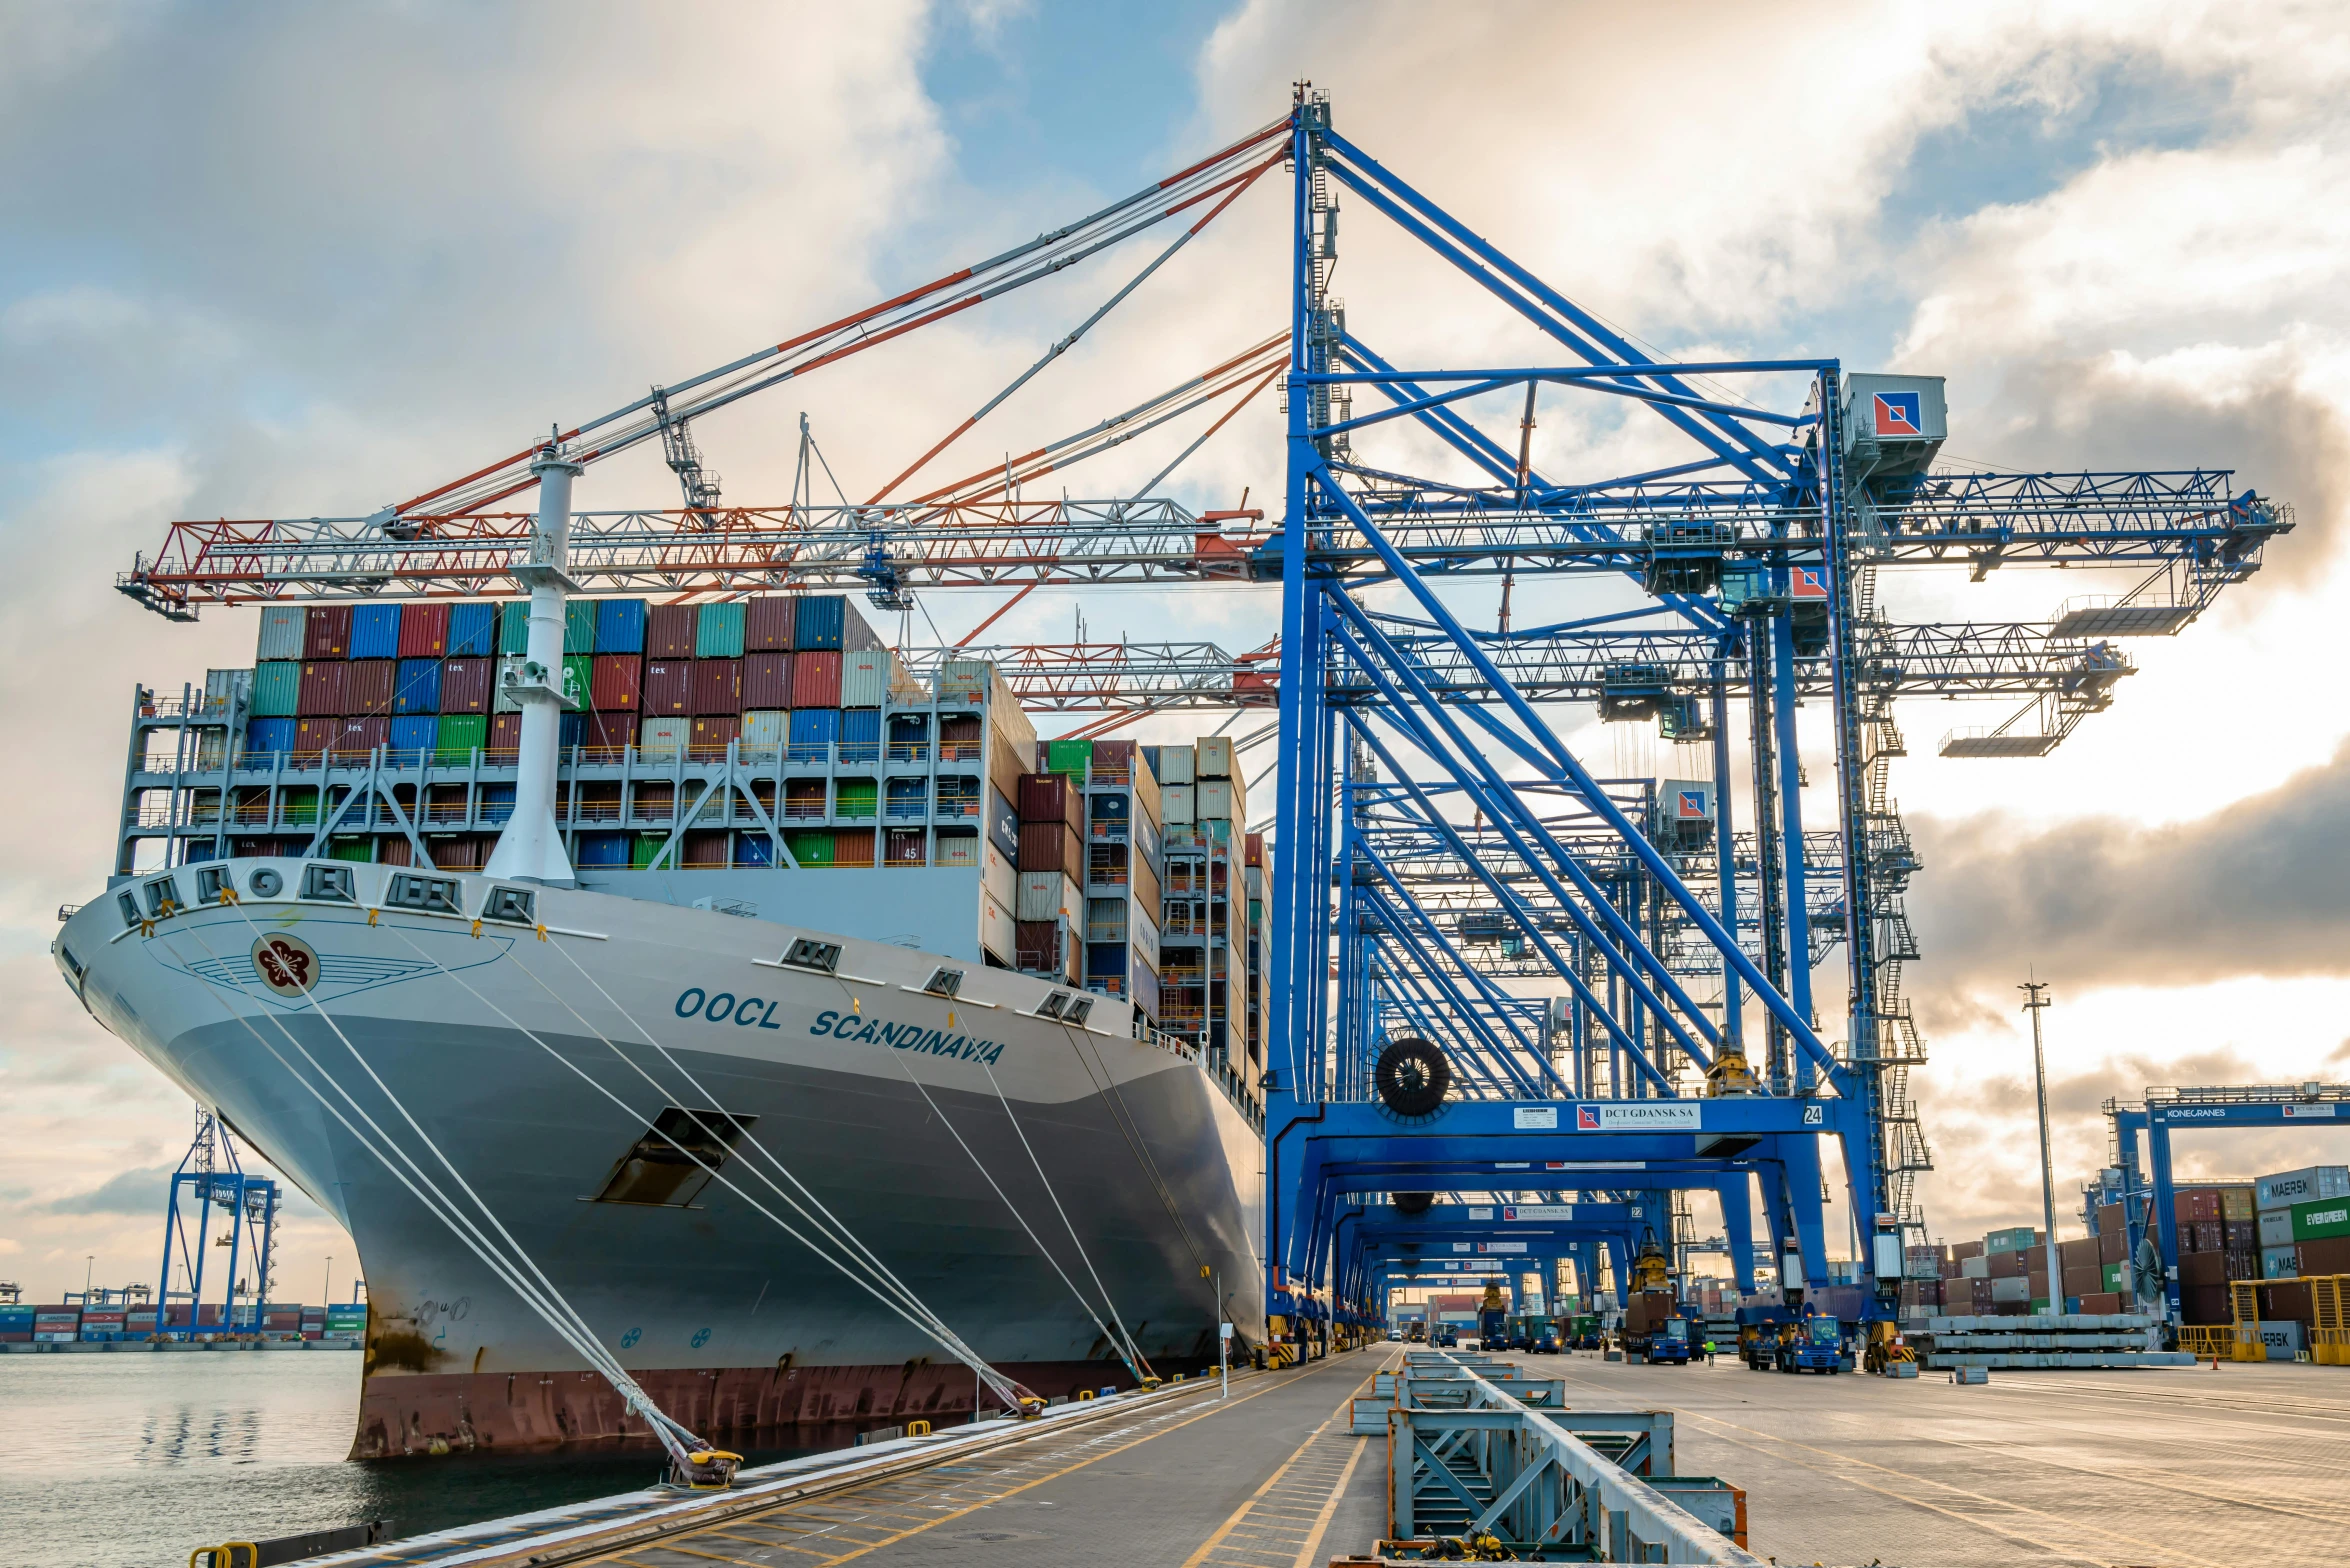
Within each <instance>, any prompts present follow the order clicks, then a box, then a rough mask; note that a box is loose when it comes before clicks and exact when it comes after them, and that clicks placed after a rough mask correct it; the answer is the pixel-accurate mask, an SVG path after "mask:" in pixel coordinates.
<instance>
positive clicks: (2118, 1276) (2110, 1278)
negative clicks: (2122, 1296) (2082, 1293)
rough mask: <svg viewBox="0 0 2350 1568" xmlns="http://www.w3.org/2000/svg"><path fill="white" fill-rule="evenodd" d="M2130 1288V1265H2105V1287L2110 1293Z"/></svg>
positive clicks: (2117, 1292)
mask: <svg viewBox="0 0 2350 1568" xmlns="http://www.w3.org/2000/svg"><path fill="white" fill-rule="evenodd" d="M2129 1288H2130V1266H2129V1265H2128V1264H2126V1263H2108V1264H2106V1265H2105V1289H2106V1292H2107V1293H2108V1294H2119V1293H2120V1292H2122V1291H2125V1290H2128V1289H2129Z"/></svg>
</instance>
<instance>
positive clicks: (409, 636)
mask: <svg viewBox="0 0 2350 1568" xmlns="http://www.w3.org/2000/svg"><path fill="white" fill-rule="evenodd" d="M448 651H449V607H448V606H447V605H445V604H410V605H404V606H402V607H401V610H400V657H401V658H403V659H437V658H439V657H441V656H442V655H443V654H445V653H447V652H448Z"/></svg>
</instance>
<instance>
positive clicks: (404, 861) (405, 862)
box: [375, 833, 440, 866]
mask: <svg viewBox="0 0 2350 1568" xmlns="http://www.w3.org/2000/svg"><path fill="white" fill-rule="evenodd" d="M375 863H376V864H377V865H379V866H413V865H415V864H416V847H415V846H414V845H413V844H410V843H409V842H408V840H407V839H406V838H404V837H402V836H401V835H400V834H397V833H386V834H383V835H382V836H381V837H379V838H377V839H376V841H375ZM433 864H434V865H436V866H437V865H439V864H440V860H439V857H437V856H436V857H434V860H433Z"/></svg>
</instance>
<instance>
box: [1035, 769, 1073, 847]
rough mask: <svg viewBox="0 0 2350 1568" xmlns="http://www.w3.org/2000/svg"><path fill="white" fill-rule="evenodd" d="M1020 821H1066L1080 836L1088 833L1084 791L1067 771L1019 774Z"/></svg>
mask: <svg viewBox="0 0 2350 1568" xmlns="http://www.w3.org/2000/svg"><path fill="white" fill-rule="evenodd" d="M1020 820H1021V821H1022V822H1066V823H1068V824H1069V826H1070V828H1071V829H1073V830H1074V831H1075V832H1076V833H1077V835H1078V837H1080V838H1082V837H1084V836H1085V791H1083V790H1082V789H1079V788H1078V787H1077V786H1076V784H1075V783H1074V782H1073V781H1072V780H1071V779H1070V778H1069V777H1068V775H1066V774H1062V773H1023V774H1021V775H1020Z"/></svg>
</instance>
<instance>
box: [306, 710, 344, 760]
mask: <svg viewBox="0 0 2350 1568" xmlns="http://www.w3.org/2000/svg"><path fill="white" fill-rule="evenodd" d="M342 732H343V721H342V719H341V718H340V717H336V718H331V719H300V720H297V721H295V724H294V755H296V756H303V755H305V754H308V755H316V754H317V753H319V752H322V751H324V750H326V749H327V748H328V747H329V746H332V745H333V744H334V743H335V737H337V736H338V735H340V734H341V733H342Z"/></svg>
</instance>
